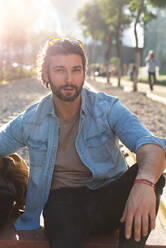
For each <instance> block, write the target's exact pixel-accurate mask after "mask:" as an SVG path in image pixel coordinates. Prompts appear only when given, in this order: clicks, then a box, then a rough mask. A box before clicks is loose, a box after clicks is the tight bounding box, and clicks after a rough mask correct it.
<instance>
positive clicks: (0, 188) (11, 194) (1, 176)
mask: <svg viewBox="0 0 166 248" xmlns="http://www.w3.org/2000/svg"><path fill="white" fill-rule="evenodd" d="M2 159H3V168H2V171H1V172H0V228H2V227H3V226H4V224H5V223H6V222H7V220H8V219H9V217H10V215H11V213H12V210H13V207H14V201H15V199H16V188H15V185H14V183H13V182H11V180H9V178H8V161H7V159H5V158H2Z"/></svg>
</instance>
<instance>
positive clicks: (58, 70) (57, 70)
mask: <svg viewBox="0 0 166 248" xmlns="http://www.w3.org/2000/svg"><path fill="white" fill-rule="evenodd" d="M55 72H63V69H62V68H59V69H56V70H55Z"/></svg>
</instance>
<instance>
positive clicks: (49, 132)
mask: <svg viewBox="0 0 166 248" xmlns="http://www.w3.org/2000/svg"><path fill="white" fill-rule="evenodd" d="M40 68H41V70H40V74H41V78H42V81H43V83H44V84H45V85H46V86H47V87H49V86H50V88H51V91H52V94H50V95H48V96H47V97H45V98H44V99H43V100H42V101H41V102H39V103H37V104H35V105H33V106H31V107H30V108H29V109H28V110H27V111H26V112H25V113H23V114H21V115H19V116H18V117H17V118H16V119H15V120H13V121H12V122H10V123H9V124H8V125H7V126H5V127H4V128H3V129H2V130H1V132H0V154H1V155H7V154H9V153H13V152H14V151H16V150H17V149H18V148H19V147H23V146H28V148H29V155H30V174H29V183H28V191H27V200H26V207H25V212H24V214H23V215H22V216H21V217H20V218H19V219H18V220H17V221H16V222H15V227H16V229H18V230H19V229H22V230H31V229H37V228H39V226H40V223H39V218H40V214H41V212H42V210H43V216H44V225H45V232H46V235H47V237H48V240H49V243H50V247H51V248H66V247H70V248H83V247H85V243H86V241H87V238H88V236H89V235H91V234H97V233H102V232H110V231H111V230H114V229H117V228H119V229H120V242H119V247H121V248H122V247H144V244H145V241H146V239H147V237H148V234H149V233H150V230H151V229H153V228H154V227H155V215H156V213H155V212H156V211H157V209H158V205H159V197H160V195H161V193H162V188H163V186H164V179H163V177H161V174H162V172H163V170H164V166H165V165H164V164H165V151H166V142H165V140H164V139H161V138H158V137H154V136H152V134H151V133H150V132H149V131H148V130H147V129H146V128H145V127H144V126H143V125H142V124H141V123H140V122H139V121H138V120H137V118H136V116H135V115H133V114H132V113H131V112H130V111H129V110H128V109H126V108H125V107H124V106H123V105H122V104H121V103H120V101H119V100H118V99H117V98H115V97H111V96H107V95H105V94H104V93H98V94H96V93H94V92H91V91H89V90H87V89H83V88H82V86H83V84H84V80H85V73H86V57H85V52H84V50H83V46H82V42H81V41H78V40H75V39H69V38H68V39H67V38H65V39H61V38H54V39H51V40H49V41H48V43H47V46H46V47H45V49H44V52H43V54H42V55H41V57H40ZM118 139H120V140H121V141H122V142H123V143H124V144H125V145H126V146H127V147H128V148H129V149H130V150H131V151H133V152H136V155H137V162H138V164H136V165H134V166H132V167H131V168H130V169H128V170H127V167H126V164H125V161H124V159H123V156H122V155H121V153H120V150H119V144H118Z"/></svg>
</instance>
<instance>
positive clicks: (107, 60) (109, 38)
mask: <svg viewBox="0 0 166 248" xmlns="http://www.w3.org/2000/svg"><path fill="white" fill-rule="evenodd" d="M112 36H113V34H112V33H110V34H109V36H108V40H107V49H106V52H105V66H106V77H107V83H110V72H109V64H110V53H111V46H112Z"/></svg>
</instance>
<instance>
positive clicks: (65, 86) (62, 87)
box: [59, 84, 78, 89]
mask: <svg viewBox="0 0 166 248" xmlns="http://www.w3.org/2000/svg"><path fill="white" fill-rule="evenodd" d="M59 88H60V89H68V88H70V89H71V88H72V89H77V88H78V87H77V86H76V85H72V84H67V85H66V84H65V85H61V86H60V87H59Z"/></svg>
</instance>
